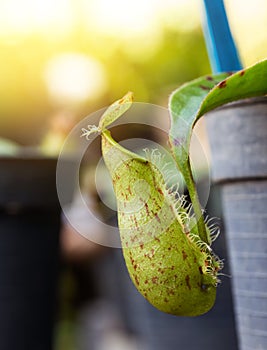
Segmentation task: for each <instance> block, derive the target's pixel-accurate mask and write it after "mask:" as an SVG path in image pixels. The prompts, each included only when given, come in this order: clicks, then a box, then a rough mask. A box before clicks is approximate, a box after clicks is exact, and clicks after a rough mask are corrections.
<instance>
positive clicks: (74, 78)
mask: <svg viewBox="0 0 267 350" xmlns="http://www.w3.org/2000/svg"><path fill="white" fill-rule="evenodd" d="M44 77H45V81H46V84H47V87H48V90H49V92H50V94H51V97H52V98H53V99H55V101H57V102H58V103H61V104H65V105H68V104H72V103H76V102H83V101H84V100H86V99H90V100H93V99H94V98H98V97H99V96H101V95H102V94H103V93H104V92H105V90H106V88H107V82H106V77H105V72H104V69H103V67H102V65H101V64H100V63H99V62H98V61H97V60H95V59H93V58H91V57H89V56H85V55H82V54H78V53H64V54H61V55H58V56H55V57H53V58H51V59H50V60H49V61H48V63H47V66H46V68H45V72H44Z"/></svg>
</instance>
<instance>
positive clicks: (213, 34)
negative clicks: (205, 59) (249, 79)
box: [203, 0, 242, 73]
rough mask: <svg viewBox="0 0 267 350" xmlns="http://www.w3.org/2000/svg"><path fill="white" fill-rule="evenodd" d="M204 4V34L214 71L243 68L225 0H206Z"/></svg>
mask: <svg viewBox="0 0 267 350" xmlns="http://www.w3.org/2000/svg"><path fill="white" fill-rule="evenodd" d="M204 5H205V12H206V21H205V22H204V24H203V27H204V35H205V40H206V46H207V50H208V54H209V58H210V63H211V67H212V71H213V73H220V72H230V71H237V70H240V69H242V64H241V62H240V58H239V55H238V52H237V49H236V46H235V43H234V39H233V37H232V34H231V30H230V27H229V23H228V20H227V15H226V11H225V7H224V2H223V0H204Z"/></svg>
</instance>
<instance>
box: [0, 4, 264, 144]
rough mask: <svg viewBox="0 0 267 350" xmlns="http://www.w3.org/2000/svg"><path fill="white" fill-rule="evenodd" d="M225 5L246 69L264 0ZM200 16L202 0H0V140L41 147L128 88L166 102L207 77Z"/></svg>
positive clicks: (259, 36) (260, 29)
mask: <svg viewBox="0 0 267 350" xmlns="http://www.w3.org/2000/svg"><path fill="white" fill-rule="evenodd" d="M225 4H226V8H227V11H228V17H229V20H230V24H231V27H232V31H233V34H234V37H235V39H236V42H237V45H238V48H239V51H240V54H241V58H242V60H243V63H244V65H245V66H247V65H250V64H253V63H254V62H256V61H257V60H260V59H262V58H264V57H265V55H266V41H267V38H266V36H267V35H266V24H267V3H266V1H265V0H254V1H253V2H249V1H246V2H244V1H242V0H227V1H225ZM201 20H202V2H201V0H189V1H188V0H187V1H185V0H165V1H164V2H163V1H160V0H146V1H142V0H136V1H133V2H127V1H122V0H113V1H108V0H75V1H74V0H58V1H52V0H47V1H45V2H44V1H40V0H24V1H19V0H1V1H0V52H1V65H0V77H1V85H0V96H1V97H0V98H1V103H0V136H1V137H6V138H10V139H11V140H14V141H16V142H18V143H19V144H22V145H37V144H40V143H41V142H42V140H43V138H44V137H45V134H46V132H47V131H48V130H49V128H52V129H53V128H54V129H56V127H63V126H62V125H58V124H60V121H62V120H64V121H65V123H63V124H65V127H66V125H67V121H70V120H72V119H74V120H79V119H82V118H83V117H84V116H86V115H88V114H90V113H91V112H93V111H96V110H98V109H99V108H102V107H105V106H107V105H108V104H110V103H111V102H113V101H114V100H116V99H118V98H120V97H121V96H122V95H123V94H125V93H126V92H127V91H129V90H131V91H133V92H134V94H135V100H136V101H138V102H151V103H156V104H159V105H162V106H167V100H168V96H169V94H170V93H171V91H172V90H173V89H174V88H176V87H177V86H179V85H180V84H181V83H183V82H185V81H188V80H190V79H193V78H196V77H198V76H200V75H204V74H207V73H210V71H211V69H210V66H209V63H208V57H207V54H206V49H205V46H204V40H203V35H202V30H201ZM55 120H57V121H58V123H57V125H56V126H55V125H54V124H55ZM52 121H54V124H53V122H52ZM63 128H64V127H63Z"/></svg>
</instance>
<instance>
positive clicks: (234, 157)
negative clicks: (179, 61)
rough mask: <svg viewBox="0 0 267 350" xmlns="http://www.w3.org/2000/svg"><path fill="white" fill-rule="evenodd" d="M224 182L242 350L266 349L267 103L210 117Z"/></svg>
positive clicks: (216, 164) (214, 155)
mask: <svg viewBox="0 0 267 350" xmlns="http://www.w3.org/2000/svg"><path fill="white" fill-rule="evenodd" d="M206 122H207V129H208V134H209V139H210V148H211V160H212V174H213V181H214V182H217V183H220V186H221V192H222V206H223V218H224V222H225V226H226V238H227V246H228V251H229V256H230V266H231V270H232V276H233V281H232V285H233V289H232V290H233V298H234V304H235V317H236V323H237V330H238V338H239V349H240V350H263V349H267V330H266V324H267V292H266V291H267V272H266V271H267V98H255V99H250V100H244V101H241V102H238V103H234V104H229V105H227V106H225V107H223V108H220V109H217V110H216V111H214V112H212V113H209V114H208V115H207V117H206Z"/></svg>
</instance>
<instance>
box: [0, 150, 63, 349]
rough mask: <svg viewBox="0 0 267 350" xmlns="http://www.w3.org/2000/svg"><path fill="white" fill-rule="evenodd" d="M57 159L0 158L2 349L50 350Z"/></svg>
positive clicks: (56, 243)
mask: <svg viewBox="0 0 267 350" xmlns="http://www.w3.org/2000/svg"><path fill="white" fill-rule="evenodd" d="M56 164H57V159H56V158H44V157H26V158H20V157H10V158H9V157H2V158H0V349H3V350H49V349H52V347H53V326H54V317H55V306H56V305H55V304H56V303H55V301H56V288H57V278H58V272H59V231H60V214H61V210H60V205H59V201H58V198H57V192H56Z"/></svg>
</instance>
